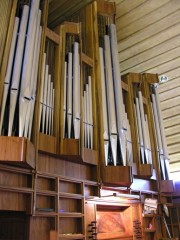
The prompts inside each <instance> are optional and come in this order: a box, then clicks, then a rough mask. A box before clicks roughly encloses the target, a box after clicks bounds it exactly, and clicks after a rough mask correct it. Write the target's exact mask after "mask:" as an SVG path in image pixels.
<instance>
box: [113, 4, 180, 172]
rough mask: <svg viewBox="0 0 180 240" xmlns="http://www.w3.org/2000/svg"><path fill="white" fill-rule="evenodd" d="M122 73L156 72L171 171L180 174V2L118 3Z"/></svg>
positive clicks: (117, 17) (117, 18)
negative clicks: (163, 79)
mask: <svg viewBox="0 0 180 240" xmlns="http://www.w3.org/2000/svg"><path fill="white" fill-rule="evenodd" d="M115 2H116V10H117V11H116V12H117V15H116V26H117V35H118V41H119V44H118V45H119V59H120V67H121V74H125V73H127V72H137V73H142V72H149V73H155V74H156V73H157V74H158V75H159V76H161V75H166V76H167V77H168V78H169V81H168V82H166V83H162V84H161V85H160V87H159V89H158V90H159V93H160V101H161V109H162V116H163V123H164V127H165V134H166V138H167V145H168V153H169V156H170V171H171V172H174V171H180V1H179V0H133V1H132V0H115Z"/></svg>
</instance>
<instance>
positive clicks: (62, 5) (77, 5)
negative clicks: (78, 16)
mask: <svg viewBox="0 0 180 240" xmlns="http://www.w3.org/2000/svg"><path fill="white" fill-rule="evenodd" d="M49 2H50V4H49V16H48V26H49V27H51V28H53V27H55V26H57V25H58V24H59V23H61V22H63V21H64V20H66V19H67V18H68V17H70V16H71V15H72V14H74V13H76V12H77V11H79V10H80V9H81V8H83V7H84V6H86V4H88V3H90V2H92V0H73V1H72V0H50V1H49Z"/></svg>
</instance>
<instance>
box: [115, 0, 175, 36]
mask: <svg viewBox="0 0 180 240" xmlns="http://www.w3.org/2000/svg"><path fill="white" fill-rule="evenodd" d="M178 9H179V6H177V4H176V2H175V1H168V2H166V3H165V4H164V5H162V6H160V8H159V7H156V8H155V9H154V10H153V11H151V12H149V13H148V14H146V15H144V16H143V21H142V18H141V17H140V18H138V19H137V20H136V21H133V22H131V23H130V24H128V25H126V26H125V27H124V28H122V29H121V30H120V31H119V32H118V33H119V34H118V38H119V40H122V39H124V38H126V37H128V36H129V35H132V34H133V33H134V32H137V31H140V30H142V29H144V28H145V27H147V26H150V25H153V24H154V23H156V22H157V21H159V20H161V18H164V17H166V16H167V15H168V14H171V13H173V12H175V11H177V10H178ZM117 10H118V6H117ZM120 12H121V10H120ZM117 14H118V13H117ZM117 16H119V15H117ZM117 25H119V21H118V19H117ZM134 26H136V28H134Z"/></svg>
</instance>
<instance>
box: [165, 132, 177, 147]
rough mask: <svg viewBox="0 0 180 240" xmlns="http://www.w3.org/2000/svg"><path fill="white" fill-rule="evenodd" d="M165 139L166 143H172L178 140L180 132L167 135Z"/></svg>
mask: <svg viewBox="0 0 180 240" xmlns="http://www.w3.org/2000/svg"><path fill="white" fill-rule="evenodd" d="M166 139H167V144H168V145H170V144H174V143H176V142H177V141H178V142H180V132H178V133H177V134H173V135H172V136H169V137H167V138H166Z"/></svg>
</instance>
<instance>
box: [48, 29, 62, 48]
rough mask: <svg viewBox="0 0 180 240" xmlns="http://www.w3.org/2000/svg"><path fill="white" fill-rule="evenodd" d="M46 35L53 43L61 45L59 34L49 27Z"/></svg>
mask: <svg viewBox="0 0 180 240" xmlns="http://www.w3.org/2000/svg"><path fill="white" fill-rule="evenodd" d="M45 35H46V37H47V38H49V39H50V40H51V41H53V42H54V43H56V44H57V45H58V44H59V40H60V38H59V35H58V34H57V33H55V32H53V31H52V30H51V29H49V28H48V27H47V28H46V29H45Z"/></svg>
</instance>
